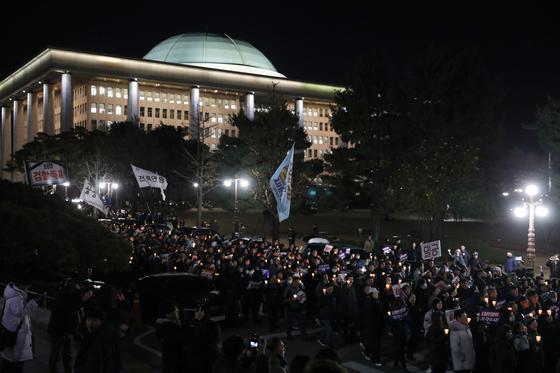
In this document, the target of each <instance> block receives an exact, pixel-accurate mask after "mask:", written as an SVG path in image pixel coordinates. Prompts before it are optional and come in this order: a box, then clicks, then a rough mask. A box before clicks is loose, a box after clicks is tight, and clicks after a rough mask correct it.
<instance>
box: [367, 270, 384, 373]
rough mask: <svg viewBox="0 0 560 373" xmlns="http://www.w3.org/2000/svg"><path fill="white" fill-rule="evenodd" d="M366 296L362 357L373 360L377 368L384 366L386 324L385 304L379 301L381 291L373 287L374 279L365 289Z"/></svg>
mask: <svg viewBox="0 0 560 373" xmlns="http://www.w3.org/2000/svg"><path fill="white" fill-rule="evenodd" d="M364 294H365V296H366V299H365V302H364V311H365V312H364V313H365V319H364V325H365V329H364V334H363V346H364V350H363V352H362V355H363V356H364V357H365V358H366V359H368V360H372V362H373V364H374V365H375V366H377V367H380V366H382V365H383V363H382V362H381V354H380V352H381V336H382V335H383V324H384V311H383V304H382V303H381V300H380V299H379V294H380V293H379V290H377V288H375V287H374V286H373V279H372V278H370V279H368V282H367V285H366V286H365V288H364Z"/></svg>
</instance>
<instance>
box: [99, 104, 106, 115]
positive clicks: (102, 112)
mask: <svg viewBox="0 0 560 373" xmlns="http://www.w3.org/2000/svg"><path fill="white" fill-rule="evenodd" d="M99 114H105V104H99Z"/></svg>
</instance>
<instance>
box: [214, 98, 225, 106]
mask: <svg viewBox="0 0 560 373" xmlns="http://www.w3.org/2000/svg"><path fill="white" fill-rule="evenodd" d="M216 101H217V104H218V107H221V106H222V99H221V98H219V99H218V100H216ZM224 101H225V100H224Z"/></svg>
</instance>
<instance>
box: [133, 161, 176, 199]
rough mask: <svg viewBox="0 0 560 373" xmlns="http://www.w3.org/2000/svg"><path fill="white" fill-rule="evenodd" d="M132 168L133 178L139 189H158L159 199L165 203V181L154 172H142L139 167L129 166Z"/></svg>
mask: <svg viewBox="0 0 560 373" xmlns="http://www.w3.org/2000/svg"><path fill="white" fill-rule="evenodd" d="M130 167H132V172H134V177H135V178H136V181H137V182H138V186H139V187H140V188H147V187H150V188H159V190H160V191H161V198H162V199H163V200H164V201H165V193H164V192H163V191H164V190H165V189H167V179H166V178H165V177H163V176H161V175H158V174H157V173H155V172H152V171H148V170H144V169H142V168H140V167H136V166H134V165H132V164H131V165H130Z"/></svg>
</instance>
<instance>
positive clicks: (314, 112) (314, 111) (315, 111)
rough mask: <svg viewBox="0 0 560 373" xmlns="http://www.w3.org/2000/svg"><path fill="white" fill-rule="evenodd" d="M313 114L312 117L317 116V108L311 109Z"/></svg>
mask: <svg viewBox="0 0 560 373" xmlns="http://www.w3.org/2000/svg"><path fill="white" fill-rule="evenodd" d="M313 116H314V117H316V116H317V109H315V110H313Z"/></svg>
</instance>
